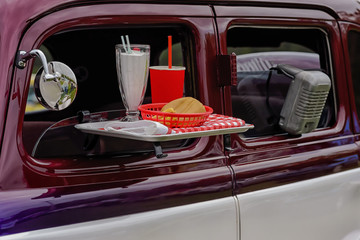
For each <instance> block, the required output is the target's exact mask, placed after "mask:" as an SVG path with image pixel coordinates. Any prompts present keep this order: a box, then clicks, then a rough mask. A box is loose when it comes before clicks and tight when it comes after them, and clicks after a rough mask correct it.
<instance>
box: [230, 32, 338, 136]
mask: <svg viewBox="0 0 360 240" xmlns="http://www.w3.org/2000/svg"><path fill="white" fill-rule="evenodd" d="M227 50H228V53H235V54H236V62H237V83H236V85H233V86H232V87H231V98H232V112H233V116H235V117H239V118H242V119H244V120H245V121H246V122H248V123H252V124H254V126H255V127H254V129H252V130H249V131H248V132H246V133H245V134H244V136H246V137H259V136H268V135H273V134H280V133H283V131H282V130H281V129H280V127H279V125H278V122H279V117H280V112H281V109H282V106H283V103H284V100H285V97H286V95H287V90H288V88H289V85H290V82H291V78H289V77H287V76H285V75H284V74H282V73H280V72H277V71H273V72H272V74H271V78H269V75H270V71H271V70H270V68H271V67H273V66H276V65H277V64H289V65H292V66H295V67H297V68H300V69H304V70H319V71H323V72H325V73H327V74H328V75H329V74H330V71H329V64H330V61H329V57H328V44H327V37H326V34H325V33H324V32H323V31H321V30H319V29H296V28H294V29H292V28H265V27H264V28H262V27H240V26H239V27H233V28H230V29H229V31H228V33H227ZM334 121H335V110H334V100H333V95H332V94H329V96H328V99H327V102H326V105H325V109H324V111H323V113H322V117H321V119H320V122H319V125H318V128H324V127H329V126H331V125H332V124H333V123H334Z"/></svg>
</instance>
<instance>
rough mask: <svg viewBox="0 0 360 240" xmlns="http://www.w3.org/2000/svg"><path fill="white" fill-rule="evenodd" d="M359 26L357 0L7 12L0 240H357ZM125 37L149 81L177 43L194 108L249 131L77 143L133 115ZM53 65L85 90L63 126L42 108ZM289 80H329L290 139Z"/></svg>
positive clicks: (29, 6) (44, 6) (16, 6)
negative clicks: (43, 83)
mask: <svg viewBox="0 0 360 240" xmlns="http://www.w3.org/2000/svg"><path fill="white" fill-rule="evenodd" d="M359 11H360V2H359V1H356V0H342V1H338V0H299V1H290V0H263V1H262V0H247V1H243V0H199V1H188V0H166V1H162V0H159V1H145V0H143V1H137V0H132V1H123V0H97V1H91V0H37V1H21V0H8V1H0V19H1V20H0V56H1V58H0V61H1V64H0V76H1V77H0V79H1V80H0V98H1V101H0V143H1V154H0V239H1V240H2V239H22V240H26V239H36V240H42V239H102V240H105V239H186V240H188V239H196V240H200V239H206V240H209V239H227V240H239V239H241V240H252V239H254V240H255V239H257V240H258V239H276V240H280V239H283V240H289V239H292V240H295V239H299V240H300V239H301V240H304V239H314V240H319V239H326V240H330V239H334V240H335V239H336V240H339V239H342V240H355V239H359V238H360V168H359V153H360V152H359V151H360V146H359V143H360V142H359V141H360V138H359V133H360V120H359V119H360V67H359V66H358V65H359V64H360V59H359V58H360V54H359V53H360V13H359ZM123 35H128V36H130V38H131V42H132V43H137V44H147V45H150V47H151V50H150V65H152V66H156V65H166V63H167V56H168V42H167V36H169V35H171V36H172V41H173V42H172V43H173V45H172V54H173V65H178V66H185V67H186V70H185V83H184V96H191V97H193V98H196V99H198V100H200V101H201V102H202V103H203V104H204V105H206V106H210V107H211V108H212V109H213V112H214V113H216V114H221V115H224V116H232V117H235V118H237V119H242V120H244V121H245V122H246V123H247V124H249V125H252V126H253V127H254V128H253V129H249V130H248V131H243V132H240V133H233V132H225V133H223V132H219V133H218V134H214V135H211V136H208V135H201V136H199V135H196V136H189V137H184V138H177V139H169V140H167V141H166V140H164V141H161V142H151V141H143V140H141V139H127V138H118V137H114V136H103V135H97V134H91V133H87V132H84V131H81V130H79V129H78V128H76V127H75V126H78V125H79V124H84V123H99V122H106V121H109V120H112V119H115V120H118V119H119V118H121V117H122V116H124V115H125V110H124V105H123V102H122V98H121V94H120V91H119V84H118V79H117V72H116V63H115V45H116V44H119V43H121V38H120V37H121V36H123ZM358 51H359V52H358ZM40 53H41V54H40ZM53 61H55V62H57V63H59V64H60V65H61V66H63V64H65V65H66V66H68V67H69V69H70V70H71V71H72V72H73V73H74V74H75V76H76V81H77V95H76V97H75V99H74V100H73V102H72V104H71V105H69V106H68V107H67V108H66V109H63V110H60V108H58V109H55V111H52V110H49V109H48V108H42V107H41V106H40V105H38V104H37V103H35V102H34V99H39V100H43V99H41V97H39V96H38V97H37V98H36V97H34V96H35V95H34V94H35V93H36V89H38V88H37V86H36V82H37V81H36V79H37V78H36V76H38V75H39V74H40V75H41V74H43V73H44V71H45V70H46V66H47V65H46V64H47V63H48V62H49V64H50V62H53ZM44 63H46V64H44ZM65 65H64V66H65ZM41 66H42V67H43V68H41ZM281 66H285V70H284V68H282V67H281ZM288 66H290V69H294V68H292V67H296V69H299V71H302V72H305V73H309V72H316V73H319V74H320V73H321V74H322V76H327V78H328V79H329V84H328V86H329V87H330V86H331V88H330V90H328V91H327V92H326V98H325V100H326V101H325V100H324V102H323V104H322V105H321V108H319V109H317V110H316V114H317V115H318V121H317V122H316V125H314V124H312V126H311V128H310V130H306V131H302V130H300V132H295V133H294V132H292V131H289V130H287V129H286V128H283V127H282V126H281V124H280V123H281V117H282V111H283V109H284V106H285V102H286V103H289V102H290V104H291V101H287V100H286V99H287V98H288V97H289V96H290V97H291V96H296V95H297V94H298V91H300V89H299V88H297V87H291V86H292V85H291V84H293V82H294V81H295V82H296V79H297V78H296V77H295V75H294V74H293V75H292V74H286V73H289V72H287V71H286V67H288ZM39 67H40V70H38V69H39ZM44 67H45V68H44ZM235 69H236V70H235ZM281 69H282V70H284V71H280V70H281ZM270 73H271V74H272V77H269V76H270ZM290 73H296V74H297V73H298V70H296V71H290ZM289 75H290V76H289ZM34 76H35V77H34ZM270 78H271V81H270V80H269V79H270ZM34 79H35V80H34ZM305 80H308V79H305ZM308 82H310V83H311V82H312V81H308ZM290 88H291V89H292V90H291V93H290V94H289V92H290ZM150 90H151V86H150V84H148V87H147V90H146V93H145V98H144V102H143V103H144V104H147V103H151V102H152V101H151V91H150ZM73 93H74V92H73ZM40 96H41V94H40ZM314 101H315V102H317V101H318V100H317V99H314ZM294 103H295V102H294ZM43 104H44V103H43ZM45 105H46V104H45ZM314 108H315V107H314ZM286 109H287V110H288V111H287V112H288V113H290V114H293V113H294V111H295V110H292V108H289V107H286ZM306 113H307V112H306ZM295 115H296V114H295ZM305 120H306V119H305ZM305 127H307V125H306V126H305ZM301 129H303V128H301Z"/></svg>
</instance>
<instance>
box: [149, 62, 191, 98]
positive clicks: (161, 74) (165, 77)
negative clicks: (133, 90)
mask: <svg viewBox="0 0 360 240" xmlns="http://www.w3.org/2000/svg"><path fill="white" fill-rule="evenodd" d="M184 76H185V67H178V66H172V68H169V67H168V66H152V67H150V85H151V99H152V102H153V103H168V102H170V101H172V100H174V99H177V98H181V97H182V96H183V92H184Z"/></svg>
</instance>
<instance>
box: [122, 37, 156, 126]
mask: <svg viewBox="0 0 360 240" xmlns="http://www.w3.org/2000/svg"><path fill="white" fill-rule="evenodd" d="M115 52H116V71H117V76H118V82H119V88H120V93H121V98H122V101H123V104H124V106H125V108H126V116H125V117H124V118H122V119H121V121H127V122H132V121H137V120H139V119H140V117H139V110H138V107H139V106H140V105H141V104H142V102H143V100H144V95H145V91H146V85H147V80H148V75H149V65H150V46H149V45H135V44H131V45H126V46H124V45H122V44H117V45H116V46H115Z"/></svg>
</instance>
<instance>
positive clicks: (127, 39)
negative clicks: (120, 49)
mask: <svg viewBox="0 0 360 240" xmlns="http://www.w3.org/2000/svg"><path fill="white" fill-rule="evenodd" d="M125 38H126V43H127V46H128V50H129V53H132V51H131V48H130V41H129V36H128V35H126V36H125Z"/></svg>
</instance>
